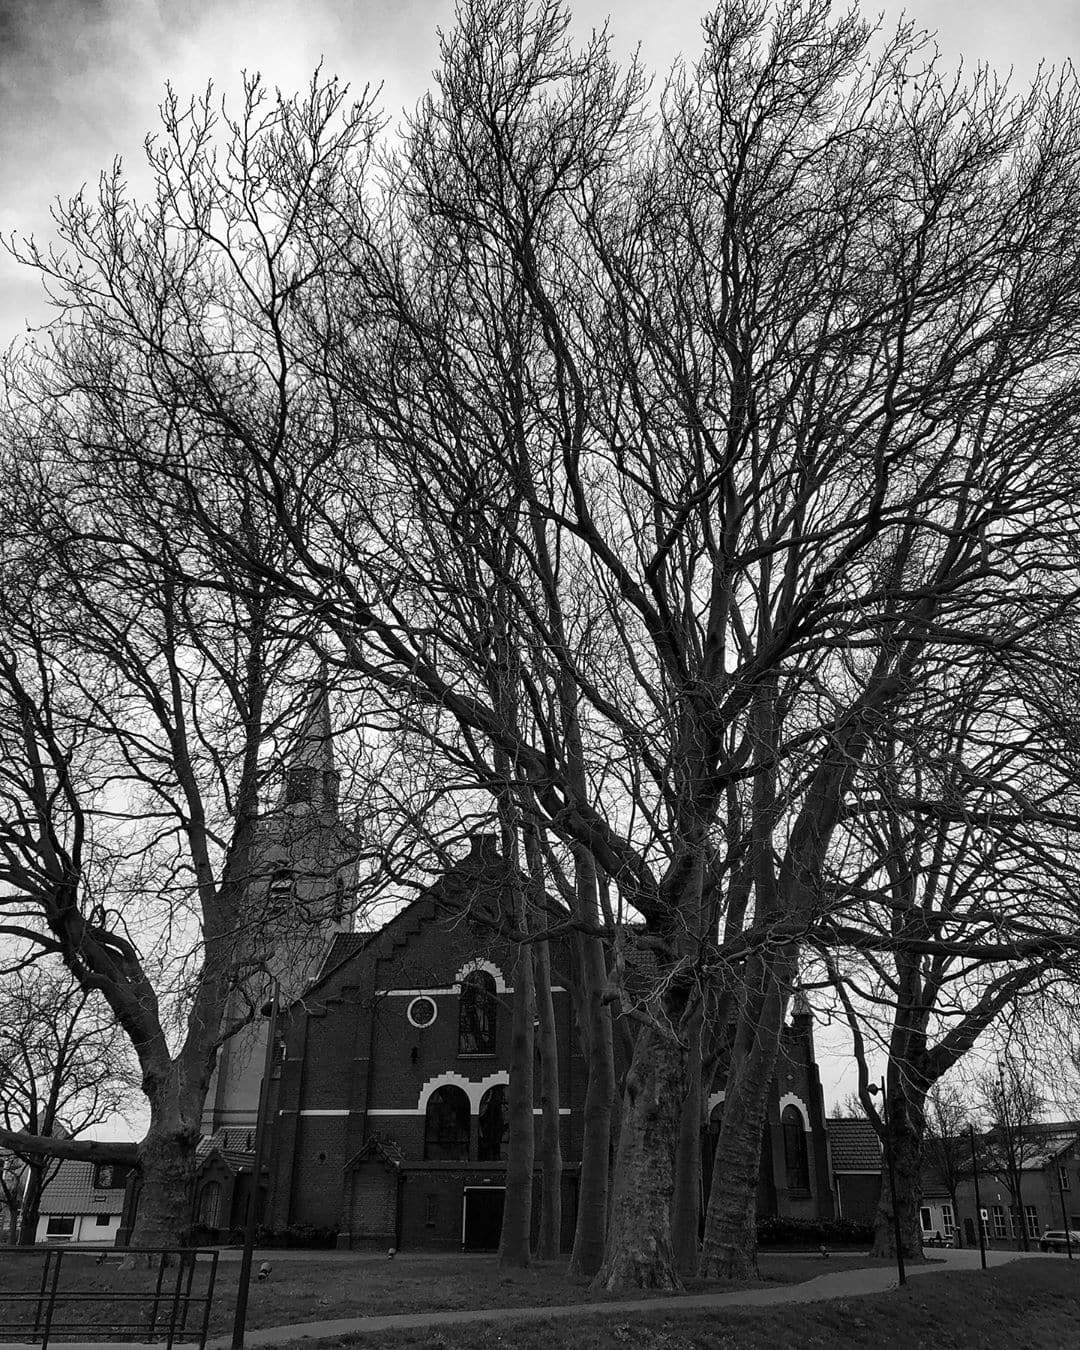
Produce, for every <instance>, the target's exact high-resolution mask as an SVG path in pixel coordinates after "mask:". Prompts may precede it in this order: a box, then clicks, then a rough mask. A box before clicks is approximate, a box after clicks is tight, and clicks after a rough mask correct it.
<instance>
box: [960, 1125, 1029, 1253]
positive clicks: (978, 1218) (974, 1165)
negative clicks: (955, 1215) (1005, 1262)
mask: <svg viewBox="0 0 1080 1350" xmlns="http://www.w3.org/2000/svg"><path fill="white" fill-rule="evenodd" d="M968 1134H969V1135H970V1138H971V1171H972V1174H973V1176H974V1177H975V1227H976V1228H977V1229H978V1230H979V1260H980V1261H981V1262H982V1268H983V1270H985V1269H986V1237H985V1235H984V1234H983V1222H982V1200H981V1198H980V1196H979V1155H978V1154H977V1153H976V1152H975V1126H974V1125H972V1124H970V1123H969V1124H968ZM1021 1217H1022V1216H1021Z"/></svg>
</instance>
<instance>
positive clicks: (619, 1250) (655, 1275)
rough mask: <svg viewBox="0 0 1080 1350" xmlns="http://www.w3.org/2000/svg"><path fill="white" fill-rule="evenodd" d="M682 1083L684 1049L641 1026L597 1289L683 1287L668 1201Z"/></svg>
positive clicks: (626, 1098)
mask: <svg viewBox="0 0 1080 1350" xmlns="http://www.w3.org/2000/svg"><path fill="white" fill-rule="evenodd" d="M673 1020H674V1019H673ZM685 1086H686V1051H685V1050H684V1049H683V1047H682V1046H680V1045H678V1044H677V1043H676V1042H675V1041H674V1040H672V1039H671V1037H670V1036H666V1035H664V1034H662V1033H661V1032H660V1031H658V1030H656V1029H655V1028H654V1027H652V1026H646V1027H643V1028H642V1030H641V1031H640V1032H639V1034H638V1038H637V1042H636V1044H635V1046H634V1059H633V1062H632V1064H631V1065H630V1072H629V1073H628V1074H627V1077H626V1091H625V1093H624V1094H623V1110H622V1129H621V1131H620V1136H619V1156H618V1160H617V1162H616V1166H615V1188H614V1194H613V1196H612V1205H611V1222H610V1225H609V1227H608V1235H607V1250H606V1252H605V1254H604V1263H603V1265H602V1266H601V1268H600V1271H599V1273H598V1274H597V1276H596V1279H595V1280H594V1281H593V1284H592V1287H593V1289H595V1290H598V1291H599V1290H608V1291H611V1292H618V1291H621V1290H626V1289H681V1288H682V1282H681V1281H680V1279H679V1276H678V1273H677V1272H676V1270H675V1256H674V1252H673V1251H672V1247H671V1213H672V1206H671V1202H672V1198H673V1196H674V1193H675V1141H676V1137H677V1135H678V1128H679V1107H680V1104H681V1102H682V1099H683V1096H684V1093H685Z"/></svg>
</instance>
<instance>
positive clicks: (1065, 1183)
mask: <svg viewBox="0 0 1080 1350" xmlns="http://www.w3.org/2000/svg"><path fill="white" fill-rule="evenodd" d="M1058 1176H1059V1177H1060V1178H1061V1189H1062V1190H1063V1191H1067V1190H1070V1189H1071V1187H1072V1183H1071V1182H1070V1180H1069V1169H1068V1168H1067V1167H1059V1168H1058Z"/></svg>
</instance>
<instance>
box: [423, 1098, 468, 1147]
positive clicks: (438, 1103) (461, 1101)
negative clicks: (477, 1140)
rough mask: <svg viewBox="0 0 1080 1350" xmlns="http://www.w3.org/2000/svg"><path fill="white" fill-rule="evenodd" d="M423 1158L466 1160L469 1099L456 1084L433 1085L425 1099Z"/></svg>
mask: <svg viewBox="0 0 1080 1350" xmlns="http://www.w3.org/2000/svg"><path fill="white" fill-rule="evenodd" d="M424 1160H425V1161H426V1162H468V1160H469V1099H468V1097H466V1095H465V1093H464V1092H463V1091H462V1090H461V1088H459V1087H453V1086H447V1087H441V1088H436V1089H435V1091H434V1092H433V1093H432V1094H431V1096H430V1097H429V1098H428V1104H427V1111H426V1112H425V1114H424Z"/></svg>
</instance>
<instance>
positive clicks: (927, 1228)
mask: <svg viewBox="0 0 1080 1350" xmlns="http://www.w3.org/2000/svg"><path fill="white" fill-rule="evenodd" d="M919 1223H920V1224H921V1225H922V1230H923V1232H924V1233H932V1232H933V1231H934V1212H933V1210H932V1209H931V1208H930V1206H929V1205H920V1206H919Z"/></svg>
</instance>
